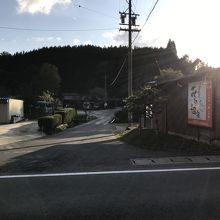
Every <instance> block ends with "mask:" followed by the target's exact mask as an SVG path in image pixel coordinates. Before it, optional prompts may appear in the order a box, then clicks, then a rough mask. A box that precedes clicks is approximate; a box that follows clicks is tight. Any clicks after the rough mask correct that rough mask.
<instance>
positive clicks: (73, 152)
mask: <svg viewBox="0 0 220 220" xmlns="http://www.w3.org/2000/svg"><path fill="white" fill-rule="evenodd" d="M108 137H109V135H108ZM91 140H92V141H91ZM94 140H95V139H94ZM66 143H67V142H66ZM152 154H153V155H154V156H155V152H153V153H152ZM144 156H145V157H146V156H150V152H149V151H146V150H144V149H139V148H136V147H133V146H129V145H126V144H124V143H122V142H120V141H118V140H115V139H109V140H104V139H103V140H95V141H94V142H93V138H92V139H90V142H89V143H88V142H87V143H82V142H81V143H80V144H56V145H52V146H50V147H47V148H43V149H40V150H37V151H34V152H31V153H26V154H24V155H21V156H16V157H14V158H12V159H10V160H9V161H8V162H7V163H6V164H4V165H2V166H1V167H0V173H2V174H3V173H4V174H6V173H7V174H19V173H36V172H40V173H41V172H42V173H45V172H73V171H94V170H106V169H120V167H122V166H130V161H129V159H131V158H137V157H144Z"/></svg>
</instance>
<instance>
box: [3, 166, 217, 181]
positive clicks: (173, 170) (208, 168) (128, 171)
mask: <svg viewBox="0 0 220 220" xmlns="http://www.w3.org/2000/svg"><path fill="white" fill-rule="evenodd" d="M209 170H210V171H211V170H220V167H193V168H176V169H154V170H153V169H151V170H119V171H117V170H115V171H100V172H99V171H97V172H75V173H48V174H24V175H6V176H0V179H16V178H36V177H65V176H92V175H113V174H136V173H137V174H138V173H165V172H189V171H209Z"/></svg>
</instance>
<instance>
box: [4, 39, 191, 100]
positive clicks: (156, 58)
mask: <svg viewBox="0 0 220 220" xmlns="http://www.w3.org/2000/svg"><path fill="white" fill-rule="evenodd" d="M127 52H128V49H127V48H126V47H108V48H101V47H96V46H89V45H88V46H77V47H70V46H65V47H50V48H42V49H38V50H33V51H31V52H23V53H16V54H14V55H10V54H9V53H7V52H3V53H2V54H1V55H0V76H1V80H0V96H4V95H12V96H15V97H19V98H23V99H28V98H29V99H31V98H33V97H34V96H35V97H36V96H37V95H39V94H38V93H40V92H41V91H40V90H39V88H42V85H43V84H44V87H45V88H42V89H47V83H48V84H49V83H50V82H49V81H48V80H45V79H43V78H42V77H41V79H40V80H39V77H37V76H38V75H39V72H40V71H41V67H42V65H43V64H44V63H48V64H52V65H54V66H56V67H57V68H58V74H59V76H60V82H61V83H60V88H56V89H57V91H55V92H57V93H58V94H61V93H62V92H76V93H83V94H87V93H89V91H90V90H92V89H94V88H97V87H100V88H103V87H104V83H105V74H106V76H107V87H108V92H109V94H110V96H112V97H123V96H126V95H127V61H126V62H125V65H124V67H123V68H122V71H121V73H120V74H119V76H118V78H117V80H116V81H115V83H114V84H113V85H111V83H112V81H113V80H114V79H115V77H116V76H117V74H118V72H119V70H120V68H121V66H122V64H123V62H124V60H125V58H126V56H127ZM167 68H172V69H179V70H181V71H182V72H183V74H187V73H190V72H191V71H192V70H193V68H194V62H191V61H189V60H188V59H186V57H183V58H181V59H179V58H178V57H177V55H176V49H175V43H174V42H172V41H169V43H168V46H167V48H147V47H145V48H136V49H134V52H133V78H134V88H135V89H137V88H138V87H140V86H142V85H143V84H144V83H145V82H147V81H149V80H153V79H154V77H155V76H156V75H158V74H160V69H167ZM43 81H46V82H43ZM48 88H50V85H48ZM58 90H59V91H58Z"/></svg>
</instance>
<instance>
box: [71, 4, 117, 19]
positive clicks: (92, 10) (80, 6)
mask: <svg viewBox="0 0 220 220" xmlns="http://www.w3.org/2000/svg"><path fill="white" fill-rule="evenodd" d="M73 5H74V6H76V7H78V8H82V9H85V10H87V11H91V12H93V13H96V14H100V15H102V16H105V17H109V18H114V19H117V20H118V18H116V17H113V16H111V15H107V14H105V13H103V12H100V11H97V10H94V9H91V8H87V7H84V6H82V5H78V4H75V3H73Z"/></svg>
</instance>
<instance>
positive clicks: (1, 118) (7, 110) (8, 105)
mask: <svg viewBox="0 0 220 220" xmlns="http://www.w3.org/2000/svg"><path fill="white" fill-rule="evenodd" d="M23 117H24V101H22V100H18V99H10V98H0V124H7V123H10V122H17V121H20V120H22V119H23Z"/></svg>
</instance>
